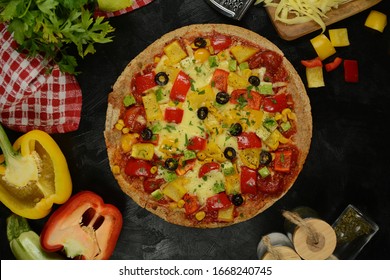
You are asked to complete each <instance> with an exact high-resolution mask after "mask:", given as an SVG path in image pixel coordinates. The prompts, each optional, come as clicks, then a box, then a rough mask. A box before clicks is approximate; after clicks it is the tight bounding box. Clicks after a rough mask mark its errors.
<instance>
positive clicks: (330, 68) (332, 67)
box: [325, 57, 343, 72]
mask: <svg viewBox="0 0 390 280" xmlns="http://www.w3.org/2000/svg"><path fill="white" fill-rule="evenodd" d="M342 61H343V59H342V58H340V57H336V58H335V59H334V60H333V61H332V62H329V63H327V64H325V70H326V72H330V71H333V70H335V69H336V68H337V67H339V66H340V64H341V62H342Z"/></svg>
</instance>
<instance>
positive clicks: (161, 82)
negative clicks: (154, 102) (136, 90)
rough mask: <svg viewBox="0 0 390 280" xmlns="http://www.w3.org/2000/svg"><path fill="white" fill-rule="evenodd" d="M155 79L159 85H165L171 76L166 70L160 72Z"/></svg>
mask: <svg viewBox="0 0 390 280" xmlns="http://www.w3.org/2000/svg"><path fill="white" fill-rule="evenodd" d="M154 81H155V82H156V84H158V85H159V86H165V85H166V84H168V82H169V77H168V75H167V73H165V72H158V73H157V74H156V76H154Z"/></svg>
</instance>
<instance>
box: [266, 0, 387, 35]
mask: <svg viewBox="0 0 390 280" xmlns="http://www.w3.org/2000/svg"><path fill="white" fill-rule="evenodd" d="M379 2H381V0H354V1H352V2H349V3H346V4H344V5H340V6H339V7H338V8H337V9H332V10H331V11H329V12H328V13H327V14H326V15H327V17H328V18H326V19H324V22H325V24H326V25H327V26H328V25H330V24H332V23H335V22H337V21H340V20H343V19H345V18H347V17H350V16H353V15H355V14H357V13H360V12H362V11H364V10H366V9H368V8H371V7H372V6H374V5H376V4H378V3H379ZM275 9H276V8H275V7H266V10H267V13H268V15H269V16H270V18H271V20H272V23H273V25H274V27H275V29H276V31H277V32H278V34H279V36H280V37H281V38H283V39H285V40H287V41H291V40H294V39H297V38H299V37H301V36H304V35H306V34H309V33H311V32H313V31H316V30H319V29H321V27H320V26H319V25H318V24H317V23H315V22H314V21H310V22H307V23H301V24H294V25H287V24H285V23H282V22H280V21H276V20H275Z"/></svg>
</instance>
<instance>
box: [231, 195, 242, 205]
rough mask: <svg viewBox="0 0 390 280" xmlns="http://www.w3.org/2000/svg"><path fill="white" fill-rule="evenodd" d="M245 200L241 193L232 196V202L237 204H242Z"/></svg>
mask: <svg viewBox="0 0 390 280" xmlns="http://www.w3.org/2000/svg"><path fill="white" fill-rule="evenodd" d="M243 202H244V199H243V197H242V195H241V194H235V195H233V196H232V203H233V204H234V205H235V206H240V205H241V204H242V203H243Z"/></svg>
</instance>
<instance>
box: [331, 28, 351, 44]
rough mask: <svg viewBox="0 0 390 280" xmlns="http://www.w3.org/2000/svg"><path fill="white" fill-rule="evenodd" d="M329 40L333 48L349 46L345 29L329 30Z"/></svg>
mask: <svg viewBox="0 0 390 280" xmlns="http://www.w3.org/2000/svg"><path fill="white" fill-rule="evenodd" d="M329 39H330V42H331V43H332V45H333V47H346V46H349V45H350V43H349V38H348V29H347V28H337V29H329Z"/></svg>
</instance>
